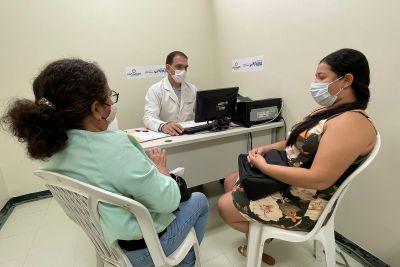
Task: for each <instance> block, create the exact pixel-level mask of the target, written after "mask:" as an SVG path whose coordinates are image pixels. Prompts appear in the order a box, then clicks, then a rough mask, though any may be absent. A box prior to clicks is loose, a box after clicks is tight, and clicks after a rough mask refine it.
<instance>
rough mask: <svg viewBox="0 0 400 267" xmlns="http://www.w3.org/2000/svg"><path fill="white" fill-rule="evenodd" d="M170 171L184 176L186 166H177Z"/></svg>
mask: <svg viewBox="0 0 400 267" xmlns="http://www.w3.org/2000/svg"><path fill="white" fill-rule="evenodd" d="M170 173H173V174H175V175H178V176H183V174H184V173H185V168H183V167H178V168H175V169H173V170H172V171H170Z"/></svg>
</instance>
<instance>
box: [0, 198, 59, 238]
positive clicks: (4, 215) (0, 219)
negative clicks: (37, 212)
mask: <svg viewBox="0 0 400 267" xmlns="http://www.w3.org/2000/svg"><path fill="white" fill-rule="evenodd" d="M49 197H52V194H51V192H50V191H49V190H45V191H40V192H35V193H30V194H26V195H22V196H18V197H12V198H10V199H9V200H8V201H7V203H6V204H5V205H4V207H3V208H2V209H1V210H0V230H1V228H2V227H3V225H4V224H5V223H6V221H7V219H8V217H9V216H10V215H11V213H12V211H13V210H14V208H15V206H17V205H20V204H24V203H27V202H31V201H36V200H41V199H46V198H49Z"/></svg>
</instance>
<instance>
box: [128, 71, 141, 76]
mask: <svg viewBox="0 0 400 267" xmlns="http://www.w3.org/2000/svg"><path fill="white" fill-rule="evenodd" d="M126 75H128V77H136V76H140V75H142V73H141V72H137V71H136V69H131V70H130V71H128V72H127V73H126Z"/></svg>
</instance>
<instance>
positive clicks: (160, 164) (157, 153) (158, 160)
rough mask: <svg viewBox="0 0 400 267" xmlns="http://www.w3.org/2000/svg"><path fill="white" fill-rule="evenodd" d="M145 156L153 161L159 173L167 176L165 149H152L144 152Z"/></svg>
mask: <svg viewBox="0 0 400 267" xmlns="http://www.w3.org/2000/svg"><path fill="white" fill-rule="evenodd" d="M146 154H147V156H148V157H149V158H150V159H151V161H153V163H154V165H156V167H157V169H158V171H159V172H161V173H163V174H165V175H168V176H169V171H168V169H167V153H166V152H165V149H161V148H159V147H153V148H150V149H148V150H146Z"/></svg>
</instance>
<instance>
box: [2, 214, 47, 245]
mask: <svg viewBox="0 0 400 267" xmlns="http://www.w3.org/2000/svg"><path fill="white" fill-rule="evenodd" d="M45 214H46V212H45V211H37V212H34V213H27V214H25V215H19V216H10V217H9V218H8V219H7V221H6V223H5V224H4V226H3V227H2V228H1V230H0V239H4V238H7V237H10V236H14V235H18V234H25V233H28V232H33V231H35V232H36V231H37V229H38V228H39V226H40V224H41V222H42V221H43V217H44V215H45Z"/></svg>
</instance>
